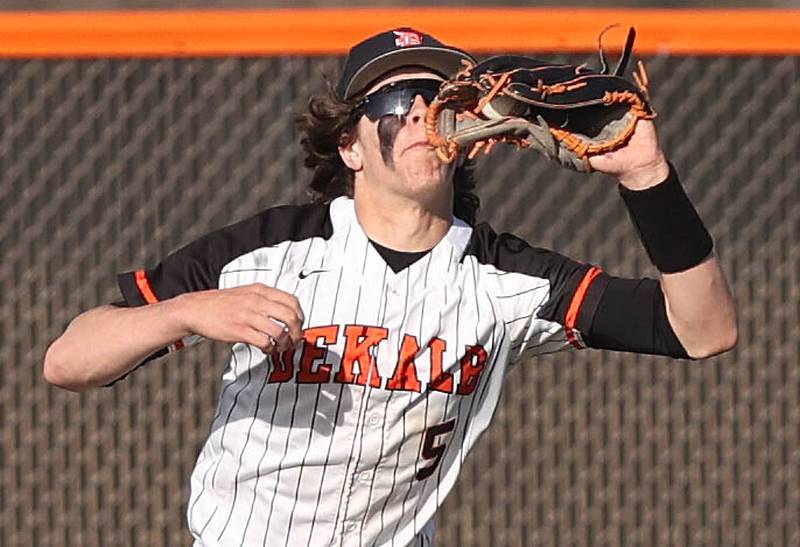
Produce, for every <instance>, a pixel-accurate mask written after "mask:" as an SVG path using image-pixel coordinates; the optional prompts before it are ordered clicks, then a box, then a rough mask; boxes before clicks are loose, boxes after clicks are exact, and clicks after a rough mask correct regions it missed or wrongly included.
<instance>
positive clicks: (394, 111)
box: [356, 79, 441, 122]
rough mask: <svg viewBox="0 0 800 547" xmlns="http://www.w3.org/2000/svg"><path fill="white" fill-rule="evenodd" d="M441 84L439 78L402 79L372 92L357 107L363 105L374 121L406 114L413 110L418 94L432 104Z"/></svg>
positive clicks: (368, 116)
mask: <svg viewBox="0 0 800 547" xmlns="http://www.w3.org/2000/svg"><path fill="white" fill-rule="evenodd" d="M440 85H441V82H440V81H439V80H430V79H419V80H400V81H399V82H394V83H391V84H389V85H387V86H385V87H382V88H381V89H379V90H378V91H376V92H374V93H370V94H369V95H367V96H366V97H364V99H362V101H361V102H360V103H359V105H357V106H356V109H358V108H359V107H363V109H364V114H365V115H366V116H367V118H369V119H370V120H371V121H373V122H374V121H377V120H379V119H380V118H382V117H383V116H405V115H406V114H408V112H409V110H411V106H412V105H413V104H414V99H415V98H416V97H417V95H419V96H421V97H422V100H423V101H425V104H430V103H431V101H432V100H433V98H434V97H436V93H438V91H439V86H440Z"/></svg>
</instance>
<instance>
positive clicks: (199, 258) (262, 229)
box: [117, 203, 333, 306]
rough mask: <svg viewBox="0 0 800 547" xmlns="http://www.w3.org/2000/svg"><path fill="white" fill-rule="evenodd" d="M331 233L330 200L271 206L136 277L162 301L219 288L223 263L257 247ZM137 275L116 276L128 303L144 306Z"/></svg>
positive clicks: (208, 236) (207, 237)
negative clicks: (187, 293) (180, 295)
mask: <svg viewBox="0 0 800 547" xmlns="http://www.w3.org/2000/svg"><path fill="white" fill-rule="evenodd" d="M332 233H333V227H332V224H331V222H330V214H329V206H328V204H322V203H313V204H307V205H285V206H281V207H274V208H272V209H267V210H266V211H263V212H261V213H259V214H257V215H255V216H252V217H250V218H248V219H246V220H243V221H241V222H238V223H236V224H233V225H231V226H227V227H225V228H222V229H221V230H217V231H215V232H212V233H210V234H208V235H206V236H204V237H201V238H200V239H198V240H196V241H194V242H192V243H190V244H188V245H186V246H185V247H182V248H181V249H179V250H177V251H175V252H174V253H172V254H170V255H169V256H168V257H166V258H165V259H164V260H163V261H162V262H161V263H160V264H158V265H157V266H156V267H154V268H151V269H147V270H141V271H140V272H141V273H140V275H141V276H142V277H143V279H144V282H146V284H147V287H148V288H149V290H150V291H151V292H152V296H155V300H158V301H161V300H166V299H168V298H172V297H174V296H177V295H179V294H182V293H186V292H192V291H200V290H205V289H214V288H217V287H218V286H219V275H220V272H221V271H222V269H223V268H224V267H225V265H226V264H228V263H230V262H231V261H233V260H235V259H236V258H238V257H239V256H242V255H245V254H247V253H249V252H252V251H254V250H255V249H258V248H260V247H268V246H270V245H276V244H278V243H281V242H284V241H302V240H304V239H310V238H312V237H324V238H329V237H330V236H331V234H332ZM136 275H137V272H136V271H132V272H125V273H122V274H119V275H118V276H117V283H118V285H119V288H120V291H121V292H122V296H123V297H124V298H125V301H126V302H127V304H128V305H129V306H143V305H145V304H146V303H147V302H148V300H152V298H148V297H147V295H144V294H142V292H141V290H140V288H139V285H138V284H137V279H136Z"/></svg>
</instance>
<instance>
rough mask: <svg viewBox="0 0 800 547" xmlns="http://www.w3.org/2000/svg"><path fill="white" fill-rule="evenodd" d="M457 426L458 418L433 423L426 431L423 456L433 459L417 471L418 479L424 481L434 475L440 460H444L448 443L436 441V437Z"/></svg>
mask: <svg viewBox="0 0 800 547" xmlns="http://www.w3.org/2000/svg"><path fill="white" fill-rule="evenodd" d="M455 426H456V419H455V418H453V419H452V420H448V421H446V422H442V423H440V424H437V425H433V426H431V427H429V428H428V430H427V431H426V432H425V440H424V441H423V443H422V457H423V458H425V459H426V460H433V461H432V462H431V463H430V465H428V466H427V467H423V468H421V469H420V470H419V471H417V480H418V481H423V480H425V479H427V478H428V477H430V476H431V475H433V472H434V471H435V470H436V467H437V466H438V465H439V462H440V461H442V456H444V451H445V449H446V448H447V443H446V442H444V441H442V442H441V443H439V444H437V443H436V437H438V436H440V435H446V434H447V433H450V432H451V431H453V428H454V427H455Z"/></svg>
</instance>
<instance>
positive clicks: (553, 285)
mask: <svg viewBox="0 0 800 547" xmlns="http://www.w3.org/2000/svg"><path fill="white" fill-rule="evenodd" d="M467 254H472V255H475V256H476V257H477V259H478V261H479V262H481V263H483V264H493V265H494V266H496V267H497V268H498V269H500V270H502V271H504V272H516V273H521V274H526V275H530V276H535V277H539V278H543V279H547V280H548V281H549V282H550V295H549V298H548V300H547V302H546V303H545V304H544V305H543V306H542V307H541V308H540V309H539V311H538V317H539V318H541V319H545V320H547V321H553V322H556V323H559V324H561V325H564V326H565V327H567V328H568V330H570V329H571V328H575V329H577V330H578V331H580V332H581V333H582V334H583V333H585V332H586V331H587V330H588V328H589V325H591V322H592V317H593V316H594V314H595V312H596V310H597V307H598V305H599V302H600V298H601V295H602V294H603V291H604V290H605V288H606V285H607V283H608V280H609V279H610V278H609V276H608V275H606V274H604V273H602V272H599V275H597V276H596V277H594V279H592V281H591V284H590V285H588V287H586V290H585V292H582V293H581V294H579V295H577V296H576V293H577V292H578V288H579V287H580V285H581V282H582V281H583V280H584V278H585V277H586V276H587V275H590V274H591V272H592V271H594V270H597V268H596V267H594V266H592V265H591V264H585V263H582V262H578V261H575V260H572V259H570V258H568V257H566V256H563V255H561V254H559V253H556V252H553V251H550V250H548V249H542V248H539V247H532V246H531V245H529V244H528V243H527V242H526V241H524V240H523V239H520V238H519V237H516V236H514V235H511V234H507V233H502V234H496V233H495V232H494V230H492V228H491V227H489V225H488V224H485V223H482V224H479V225H477V226H475V228H474V230H473V235H472V240H471V241H470V246H469V247H468V249H467ZM576 298H578V300H577V301H576V300H575V299H576ZM571 307H576V308H577V313H578V315H577V317H576V318H575V321H574V324H573V325H567V314H568V312H569V310H570V308H571ZM568 336H569V333H568Z"/></svg>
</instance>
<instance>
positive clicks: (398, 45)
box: [336, 27, 475, 100]
mask: <svg viewBox="0 0 800 547" xmlns="http://www.w3.org/2000/svg"><path fill="white" fill-rule="evenodd" d="M462 60H467V61H470V62H472V63H474V62H475V59H474V58H473V57H472V56H471V55H470V54H469V53H467V52H465V51H462V50H460V49H458V48H455V47H451V46H447V45H445V44H443V43H441V42H440V41H439V40H437V39H436V38H434V37H433V36H431V35H429V34H425V33H423V32H419V31H417V30H414V29H412V28H408V27H403V28H398V29H394V30H387V31H385V32H381V33H380V34H376V35H375V36H371V37H369V38H367V39H366V40H363V41H362V42H359V43H357V44H356V45H354V46H353V47H352V48H351V49H350V53H349V55H348V56H347V60H346V61H345V63H344V69H343V70H342V77H341V79H340V80H339V83H338V85H337V86H336V95H337V96H338V98H339V99H340V100H348V99H352V98H353V97H354V96H355V95H357V94H358V93H359V92H361V91H363V90H364V89H365V88H366V87H367V86H369V84H371V83H372V82H374V81H375V80H377V79H378V78H380V77H381V76H382V75H383V74H386V73H387V72H389V71H391V70H394V69H396V68H400V67H403V66H409V65H415V66H422V67H425V68H427V69H430V70H432V71H433V72H437V73H439V74H441V75H442V76H443V77H445V78H447V77H449V76H452V75H453V74H455V73H456V72H457V71H458V70H459V69H460V68H461V61H462Z"/></svg>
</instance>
